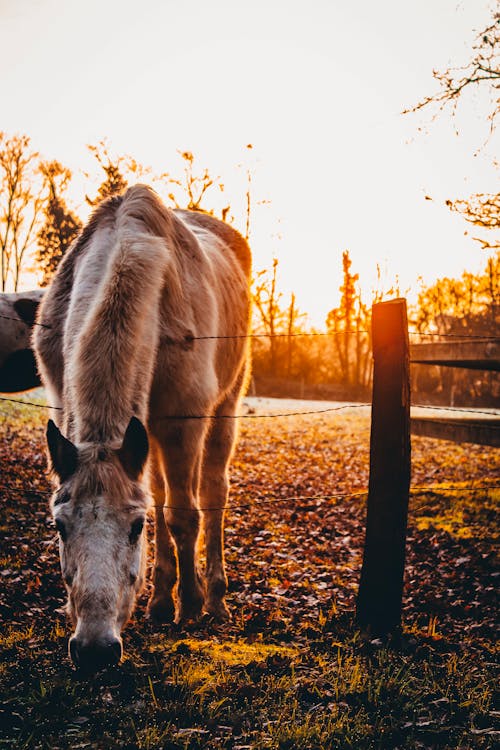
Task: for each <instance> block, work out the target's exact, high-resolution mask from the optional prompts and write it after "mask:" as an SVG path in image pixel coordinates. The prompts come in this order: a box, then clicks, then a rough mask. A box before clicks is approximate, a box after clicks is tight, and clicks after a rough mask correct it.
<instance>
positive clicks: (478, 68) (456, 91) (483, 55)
mask: <svg viewBox="0 0 500 750" xmlns="http://www.w3.org/2000/svg"><path fill="white" fill-rule="evenodd" d="M433 75H434V78H435V80H436V81H437V82H438V83H439V89H438V91H436V92H435V93H434V94H431V95H430V96H426V97H425V98H424V99H422V101H420V102H419V103H418V104H416V105H415V106H413V107H411V108H409V109H406V110H404V113H403V114H408V113H409V112H416V111H418V110H420V109H424V108H425V107H429V108H431V109H434V110H436V111H435V115H434V116H436V115H437V114H438V113H439V112H441V111H443V110H444V109H445V108H446V107H448V106H449V107H451V110H452V113H453V114H455V112H456V110H457V106H458V103H459V101H460V99H461V97H462V96H463V94H464V92H465V91H466V90H471V89H473V88H478V87H481V89H486V90H487V91H488V94H489V98H490V105H491V108H490V112H489V114H488V119H489V121H490V128H491V130H493V129H494V128H495V125H496V122H497V118H498V115H499V113H500V97H499V96H498V91H499V88H500V11H499V10H498V9H497V10H496V11H494V12H493V18H492V22H491V23H490V24H489V26H487V27H486V28H485V29H483V30H482V31H480V32H479V33H478V34H477V35H476V38H475V41H474V44H473V54H472V58H471V59H470V60H469V62H468V63H466V64H465V65H463V66H460V67H450V68H447V69H446V70H444V71H439V70H434V71H433Z"/></svg>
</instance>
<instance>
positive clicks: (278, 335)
mask: <svg viewBox="0 0 500 750" xmlns="http://www.w3.org/2000/svg"><path fill="white" fill-rule="evenodd" d="M0 318H3V319H4V320H13V321H15V322H16V323H25V321H23V320H22V318H13V317H12V316H10V315H0ZM25 325H28V324H26V323H25ZM29 325H33V326H41V327H42V328H53V327H54V326H51V325H50V324H48V323H41V322H40V321H37V320H35V321H33V322H32V323H30V324H29ZM360 333H362V334H370V333H371V331H368V330H367V329H364V328H360V329H357V330H354V331H300V332H294V333H288V332H287V333H242V334H228V335H220V336H215V335H214V336H189V335H187V336H185V337H184V339H183V342H190V341H214V340H219V339H220V340H224V339H260V338H266V339H277V338H308V337H331V336H346V335H348V336H354V335H357V334H360ZM58 335H62V333H61V334H58ZM408 335H409V336H426V337H427V336H431V337H439V338H452V339H475V340H476V341H500V336H491V335H489V334H481V333H479V334H475V333H438V332H431V331H426V332H420V331H408ZM166 343H173V344H175V343H179V342H176V341H169V342H166Z"/></svg>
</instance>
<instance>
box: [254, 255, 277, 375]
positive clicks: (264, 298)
mask: <svg viewBox="0 0 500 750" xmlns="http://www.w3.org/2000/svg"><path fill="white" fill-rule="evenodd" d="M277 277H278V258H273V267H272V270H271V271H268V270H267V269H266V270H264V271H259V272H258V273H257V275H256V277H255V280H254V290H253V297H252V298H253V303H254V305H255V309H256V310H257V312H258V314H259V323H260V325H258V326H257V328H258V330H263V332H264V333H266V334H267V335H268V336H269V351H270V367H269V369H270V374H271V375H273V376H274V375H276V369H277V349H278V343H277V338H276V334H277V332H278V328H279V327H280V325H281V323H282V322H283V318H284V314H283V310H282V309H281V307H280V300H281V297H282V295H281V293H280V292H278V287H277Z"/></svg>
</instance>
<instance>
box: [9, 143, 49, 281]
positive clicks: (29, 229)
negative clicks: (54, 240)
mask: <svg viewBox="0 0 500 750" xmlns="http://www.w3.org/2000/svg"><path fill="white" fill-rule="evenodd" d="M37 160H38V153H37V152H35V151H32V150H31V146H30V139H29V138H28V136H26V135H13V136H10V137H8V136H7V135H6V134H5V133H3V132H0V255H1V274H0V275H1V278H0V283H1V287H0V290H1V291H2V292H4V291H5V290H6V288H7V282H8V279H9V277H11V279H12V284H13V287H14V291H16V290H17V287H18V284H19V278H20V275H21V270H22V266H23V261H24V259H25V255H26V252H27V250H28V249H29V247H30V245H31V243H32V241H33V240H34V238H35V235H36V230H37V225H38V221H39V217H40V212H41V209H42V198H41V197H40V195H39V193H38V190H37V186H36V179H35V176H36V165H37Z"/></svg>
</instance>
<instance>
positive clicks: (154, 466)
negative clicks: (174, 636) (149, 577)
mask: <svg viewBox="0 0 500 750" xmlns="http://www.w3.org/2000/svg"><path fill="white" fill-rule="evenodd" d="M150 483H151V491H152V494H153V499H154V504H155V561H154V568H153V593H152V595H151V598H150V600H149V604H148V615H149V616H150V617H151V619H153V620H156V621H157V622H172V621H173V619H174V617H175V604H174V598H173V589H174V586H175V584H176V582H177V561H176V559H175V547H174V541H173V539H172V535H171V534H170V531H169V530H168V527H167V524H166V521H165V511H164V506H165V500H166V498H165V491H166V481H165V474H164V471H163V466H162V460H161V456H160V455H159V451H158V449H157V448H156V446H153V451H152V461H151V469H150Z"/></svg>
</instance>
